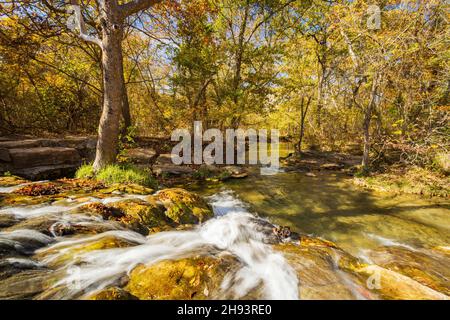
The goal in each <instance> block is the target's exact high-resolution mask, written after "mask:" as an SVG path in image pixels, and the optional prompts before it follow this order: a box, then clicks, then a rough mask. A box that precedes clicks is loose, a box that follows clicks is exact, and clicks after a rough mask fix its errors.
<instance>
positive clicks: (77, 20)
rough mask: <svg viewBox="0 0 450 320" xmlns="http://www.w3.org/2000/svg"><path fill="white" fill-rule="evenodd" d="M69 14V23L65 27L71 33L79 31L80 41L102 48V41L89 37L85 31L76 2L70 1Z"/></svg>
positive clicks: (79, 8)
mask: <svg viewBox="0 0 450 320" xmlns="http://www.w3.org/2000/svg"><path fill="white" fill-rule="evenodd" d="M70 9H71V13H72V16H71V17H69V21H68V23H67V26H68V27H69V29H70V30H72V31H73V32H76V31H77V30H78V31H79V36H80V38H81V39H83V40H84V41H87V42H92V43H95V44H96V45H98V46H99V47H100V48H102V41H101V40H100V39H99V38H98V37H95V36H91V35H89V34H88V33H87V31H86V25H85V22H84V18H83V15H82V14H81V7H80V6H79V4H78V1H77V0H71V7H70Z"/></svg>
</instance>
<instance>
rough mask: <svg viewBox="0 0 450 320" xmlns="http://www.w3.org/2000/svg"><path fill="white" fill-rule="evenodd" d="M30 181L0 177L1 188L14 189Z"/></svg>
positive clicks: (14, 177)
mask: <svg viewBox="0 0 450 320" xmlns="http://www.w3.org/2000/svg"><path fill="white" fill-rule="evenodd" d="M29 182H30V181H28V180H25V179H22V178H20V177H17V176H3V177H0V187H2V188H3V187H5V188H6V187H14V186H18V185H20V184H24V183H29Z"/></svg>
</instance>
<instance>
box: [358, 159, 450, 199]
mask: <svg viewBox="0 0 450 320" xmlns="http://www.w3.org/2000/svg"><path fill="white" fill-rule="evenodd" d="M354 182H355V184H356V185H358V186H361V187H363V188H367V189H370V190H376V191H379V192H387V193H391V194H416V195H420V196H425V197H442V198H449V197H450V176H448V175H445V174H443V173H440V172H438V171H431V170H427V169H424V168H420V167H407V168H405V167H395V166H392V167H390V168H389V169H388V170H387V172H383V173H373V174H371V175H369V176H365V177H355V178H354Z"/></svg>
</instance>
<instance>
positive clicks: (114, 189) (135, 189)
mask: <svg viewBox="0 0 450 320" xmlns="http://www.w3.org/2000/svg"><path fill="white" fill-rule="evenodd" d="M99 192H100V193H106V194H112V193H119V194H139V195H149V194H152V193H153V192H154V190H153V189H151V188H147V187H144V186H141V185H138V184H132V183H130V184H120V183H117V184H113V185H111V186H109V187H108V188H105V189H102V190H99Z"/></svg>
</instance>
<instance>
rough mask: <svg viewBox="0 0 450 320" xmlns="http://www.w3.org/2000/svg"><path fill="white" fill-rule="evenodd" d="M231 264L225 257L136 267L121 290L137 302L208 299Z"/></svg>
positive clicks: (216, 291)
mask: <svg viewBox="0 0 450 320" xmlns="http://www.w3.org/2000/svg"><path fill="white" fill-rule="evenodd" d="M235 264H236V261H235V259H234V258H232V257H230V256H227V257H222V258H215V257H195V258H185V259H180V260H176V261H173V260H165V261H161V262H159V263H156V264H153V265H150V266H145V265H139V266H137V267H136V268H135V269H133V271H132V272H131V273H130V281H129V282H128V285H127V286H126V287H125V290H127V291H128V292H130V293H131V294H132V295H134V296H136V297H138V298H139V299H141V300H150V299H151V300H153V299H155V300H173V299H175V300H190V299H195V300H200V299H211V298H213V297H214V296H215V295H217V294H218V292H219V290H220V285H221V283H222V280H223V278H224V276H225V275H226V274H227V273H228V272H229V271H230V270H232V269H233V266H234V265H235Z"/></svg>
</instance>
